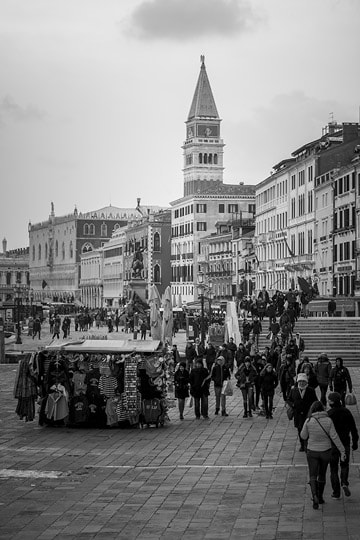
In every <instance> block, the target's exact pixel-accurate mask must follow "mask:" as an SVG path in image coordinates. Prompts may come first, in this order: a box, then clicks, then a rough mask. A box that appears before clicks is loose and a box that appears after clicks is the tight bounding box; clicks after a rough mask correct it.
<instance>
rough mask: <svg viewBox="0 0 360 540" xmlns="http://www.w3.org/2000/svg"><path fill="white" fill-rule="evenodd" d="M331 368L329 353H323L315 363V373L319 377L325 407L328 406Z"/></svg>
mask: <svg viewBox="0 0 360 540" xmlns="http://www.w3.org/2000/svg"><path fill="white" fill-rule="evenodd" d="M331 368H332V365H331V362H330V360H329V358H328V356H327V354H325V353H321V354H320V355H319V357H318V360H317V362H316V364H315V375H316V377H317V381H318V383H319V388H320V393H321V397H320V401H321V403H322V404H323V405H324V407H326V392H327V389H328V386H329V380H330V373H331Z"/></svg>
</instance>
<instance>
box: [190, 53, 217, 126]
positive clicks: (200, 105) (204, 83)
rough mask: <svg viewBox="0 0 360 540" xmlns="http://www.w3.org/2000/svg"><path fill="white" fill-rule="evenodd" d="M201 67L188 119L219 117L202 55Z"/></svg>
mask: <svg viewBox="0 0 360 540" xmlns="http://www.w3.org/2000/svg"><path fill="white" fill-rule="evenodd" d="M200 61H201V69H200V75H199V78H198V82H197V85H196V88H195V93H194V97H193V100H192V103H191V107H190V112H189V116H188V120H191V119H192V118H199V117H207V118H209V117H210V118H219V114H218V112H217V108H216V105H215V100H214V96H213V93H212V91H211V86H210V83H209V79H208V76H207V73H206V68H205V56H201V57H200Z"/></svg>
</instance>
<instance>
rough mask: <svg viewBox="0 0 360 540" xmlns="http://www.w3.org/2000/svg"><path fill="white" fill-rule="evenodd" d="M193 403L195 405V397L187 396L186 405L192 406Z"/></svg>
mask: <svg viewBox="0 0 360 540" xmlns="http://www.w3.org/2000/svg"><path fill="white" fill-rule="evenodd" d="M193 405H194V400H193V397H192V396H190V397H188V398H186V406H187V407H192V406H193Z"/></svg>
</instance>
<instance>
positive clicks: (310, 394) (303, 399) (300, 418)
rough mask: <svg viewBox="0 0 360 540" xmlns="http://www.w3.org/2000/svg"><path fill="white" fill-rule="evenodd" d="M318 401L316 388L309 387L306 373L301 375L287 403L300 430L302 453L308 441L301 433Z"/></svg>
mask: <svg viewBox="0 0 360 540" xmlns="http://www.w3.org/2000/svg"><path fill="white" fill-rule="evenodd" d="M314 401H317V397H316V393H315V390H314V388H311V387H310V386H309V385H308V379H307V376H306V374H305V373H299V375H298V376H297V379H296V386H293V388H292V389H291V390H290V393H289V396H288V398H287V403H289V405H291V407H293V409H294V426H295V427H296V429H297V430H298V434H299V441H300V448H299V450H300V452H305V447H306V441H305V440H304V439H302V438H301V436H300V433H301V430H302V428H303V425H304V422H305V420H306V418H307V415H308V412H309V409H310V407H311V405H312V404H313V403H314Z"/></svg>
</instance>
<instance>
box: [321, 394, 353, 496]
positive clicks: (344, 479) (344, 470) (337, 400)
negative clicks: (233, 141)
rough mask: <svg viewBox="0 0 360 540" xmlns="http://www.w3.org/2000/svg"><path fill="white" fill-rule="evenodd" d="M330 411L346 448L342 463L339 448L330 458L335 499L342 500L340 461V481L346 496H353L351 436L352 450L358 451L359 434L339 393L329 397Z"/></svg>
mask: <svg viewBox="0 0 360 540" xmlns="http://www.w3.org/2000/svg"><path fill="white" fill-rule="evenodd" d="M328 401H329V405H330V410H329V411H328V415H329V416H330V418H331V420H332V421H333V422H334V426H335V429H336V432H337V434H338V435H339V438H340V440H341V442H342V443H343V445H344V447H345V453H346V459H345V461H340V452H339V450H338V449H337V448H333V449H332V453H331V458H330V480H331V486H332V488H333V494H332V495H331V497H332V498H333V499H340V481H339V473H338V471H339V461H340V480H341V487H342V488H343V491H344V493H345V495H346V497H349V496H350V495H351V492H350V489H349V459H350V434H351V439H352V449H353V450H357V449H358V441H359V433H358V430H357V428H356V424H355V420H354V417H353V415H352V414H351V412H350V411H349V409H346V408H345V407H343V406H342V405H341V396H340V394H339V393H338V392H331V393H330V394H329V396H328Z"/></svg>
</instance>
